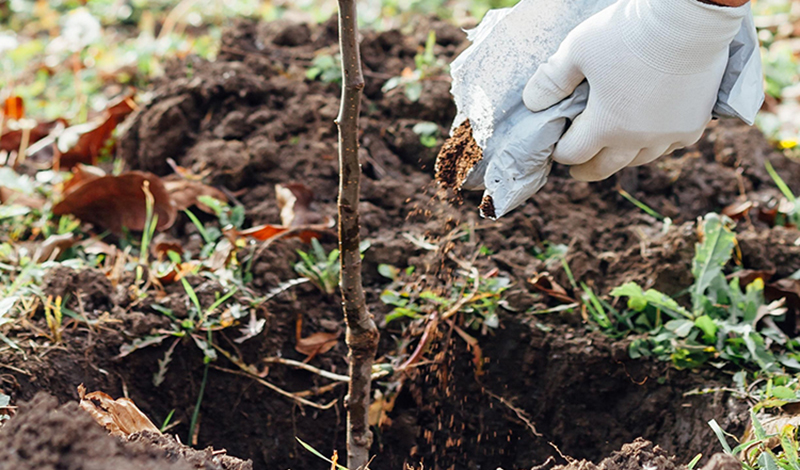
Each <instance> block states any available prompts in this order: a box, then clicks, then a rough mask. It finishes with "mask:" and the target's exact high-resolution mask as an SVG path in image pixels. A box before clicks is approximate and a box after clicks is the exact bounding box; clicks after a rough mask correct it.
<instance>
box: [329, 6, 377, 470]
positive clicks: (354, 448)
mask: <svg viewBox="0 0 800 470" xmlns="http://www.w3.org/2000/svg"><path fill="white" fill-rule="evenodd" d="M356 18H357V17H356V3H355V0H339V50H340V52H341V55H342V77H343V83H342V102H341V106H340V108H339V117H338V118H336V124H337V125H338V127H339V253H340V261H341V267H342V269H341V274H340V279H339V281H340V286H341V289H342V303H343V306H344V318H345V322H346V323H347V337H346V341H347V346H348V349H349V354H348V359H349V363H350V374H349V375H350V382H349V387H348V393H347V398H346V400H345V407H346V408H347V466H348V468H350V470H364V469H366V468H367V464H368V462H369V449H370V446H371V445H372V432H371V431H370V429H369V404H370V388H371V385H372V363H373V361H374V359H375V353H376V352H377V350H378V328H377V327H376V326H375V322H374V321H373V320H372V315H370V314H369V312H368V311H367V304H366V300H365V298H364V290H363V288H362V286H361V252H360V250H359V246H360V244H361V237H360V235H359V227H360V226H359V220H358V203H359V185H360V180H361V165H360V163H359V161H358V115H359V111H360V107H361V90H362V89H363V88H364V76H363V74H362V72H361V53H360V51H359V46H358V30H357V23H356Z"/></svg>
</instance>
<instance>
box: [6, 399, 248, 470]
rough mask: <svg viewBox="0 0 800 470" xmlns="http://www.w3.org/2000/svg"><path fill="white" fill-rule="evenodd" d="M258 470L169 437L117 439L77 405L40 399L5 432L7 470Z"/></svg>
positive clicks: (27, 405)
mask: <svg viewBox="0 0 800 470" xmlns="http://www.w3.org/2000/svg"><path fill="white" fill-rule="evenodd" d="M62 468H64V469H66V468H68V469H70V470H104V469H114V470H141V469H148V470H252V468H253V467H252V464H251V463H250V462H243V461H241V460H239V459H234V458H232V457H227V456H215V455H213V452H212V451H211V450H205V451H197V450H194V449H192V448H189V447H186V446H184V445H181V444H179V443H177V442H175V441H174V440H173V439H170V438H168V437H167V436H163V435H155V434H152V433H147V435H141V434H136V435H132V436H131V437H130V438H129V439H127V440H126V439H122V438H115V437H112V436H110V435H109V434H108V432H107V431H106V430H105V429H103V428H102V427H100V426H99V425H98V424H96V423H95V422H94V420H92V418H91V417H90V416H89V414H88V413H86V412H85V411H83V410H82V409H81V408H80V407H79V406H78V403H77V402H71V403H67V404H66V405H62V406H58V402H57V401H56V399H55V398H53V397H52V396H48V395H46V394H44V393H40V394H37V395H36V396H35V397H34V398H33V400H31V401H30V402H28V403H23V404H22V405H21V406H20V408H19V411H18V413H17V414H16V416H14V417H13V418H12V419H11V420H9V421H8V422H7V423H5V424H4V425H3V426H2V427H0V469H3V470H57V469H62Z"/></svg>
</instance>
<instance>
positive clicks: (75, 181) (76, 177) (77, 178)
mask: <svg viewBox="0 0 800 470" xmlns="http://www.w3.org/2000/svg"><path fill="white" fill-rule="evenodd" d="M104 176H106V172H105V171H103V169H102V168H98V167H96V166H92V165H84V164H82V163H79V164H78V165H75V167H74V168H73V169H72V177H71V178H70V179H68V180H67V181H65V182H64V185H63V188H62V189H61V190H62V192H63V193H64V194H66V193H69V192H71V191H72V190H73V189H75V188H77V187H78V186H80V185H82V184H85V183H88V182H89V181H92V180H96V179H98V178H102V177H104Z"/></svg>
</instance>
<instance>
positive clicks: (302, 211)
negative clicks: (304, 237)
mask: <svg viewBox="0 0 800 470" xmlns="http://www.w3.org/2000/svg"><path fill="white" fill-rule="evenodd" d="M275 199H276V200H277V201H278V207H280V209H281V224H282V225H283V226H284V227H305V226H313V225H324V226H327V225H329V224H330V217H326V216H323V215H321V214H318V213H316V212H314V211H313V210H312V209H311V204H312V203H313V202H314V191H312V190H311V188H309V187H308V186H306V185H304V184H302V183H289V184H276V185H275Z"/></svg>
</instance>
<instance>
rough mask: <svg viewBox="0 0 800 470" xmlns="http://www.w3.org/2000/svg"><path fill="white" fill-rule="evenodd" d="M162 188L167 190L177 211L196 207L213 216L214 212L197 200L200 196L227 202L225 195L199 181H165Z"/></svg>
mask: <svg viewBox="0 0 800 470" xmlns="http://www.w3.org/2000/svg"><path fill="white" fill-rule="evenodd" d="M164 187H165V188H167V192H168V193H169V195H170V197H171V198H172V202H173V204H174V205H175V208H176V209H178V210H179V211H182V210H185V209H188V208H190V207H192V206H197V208H198V209H200V210H201V211H203V212H205V213H208V214H213V213H214V210H213V209H212V208H210V207H208V206H207V205H205V204H203V203H202V202H200V201H199V200H198V199H197V198H198V197H200V196H210V197H213V198H214V199H218V200H220V201H222V202H228V198H227V197H226V196H225V193H223V192H222V191H220V190H219V189H217V188H214V187H212V186H208V185H206V184H203V183H201V182H199V181H190V180H187V179H180V180H177V181H169V180H165V181H164Z"/></svg>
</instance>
